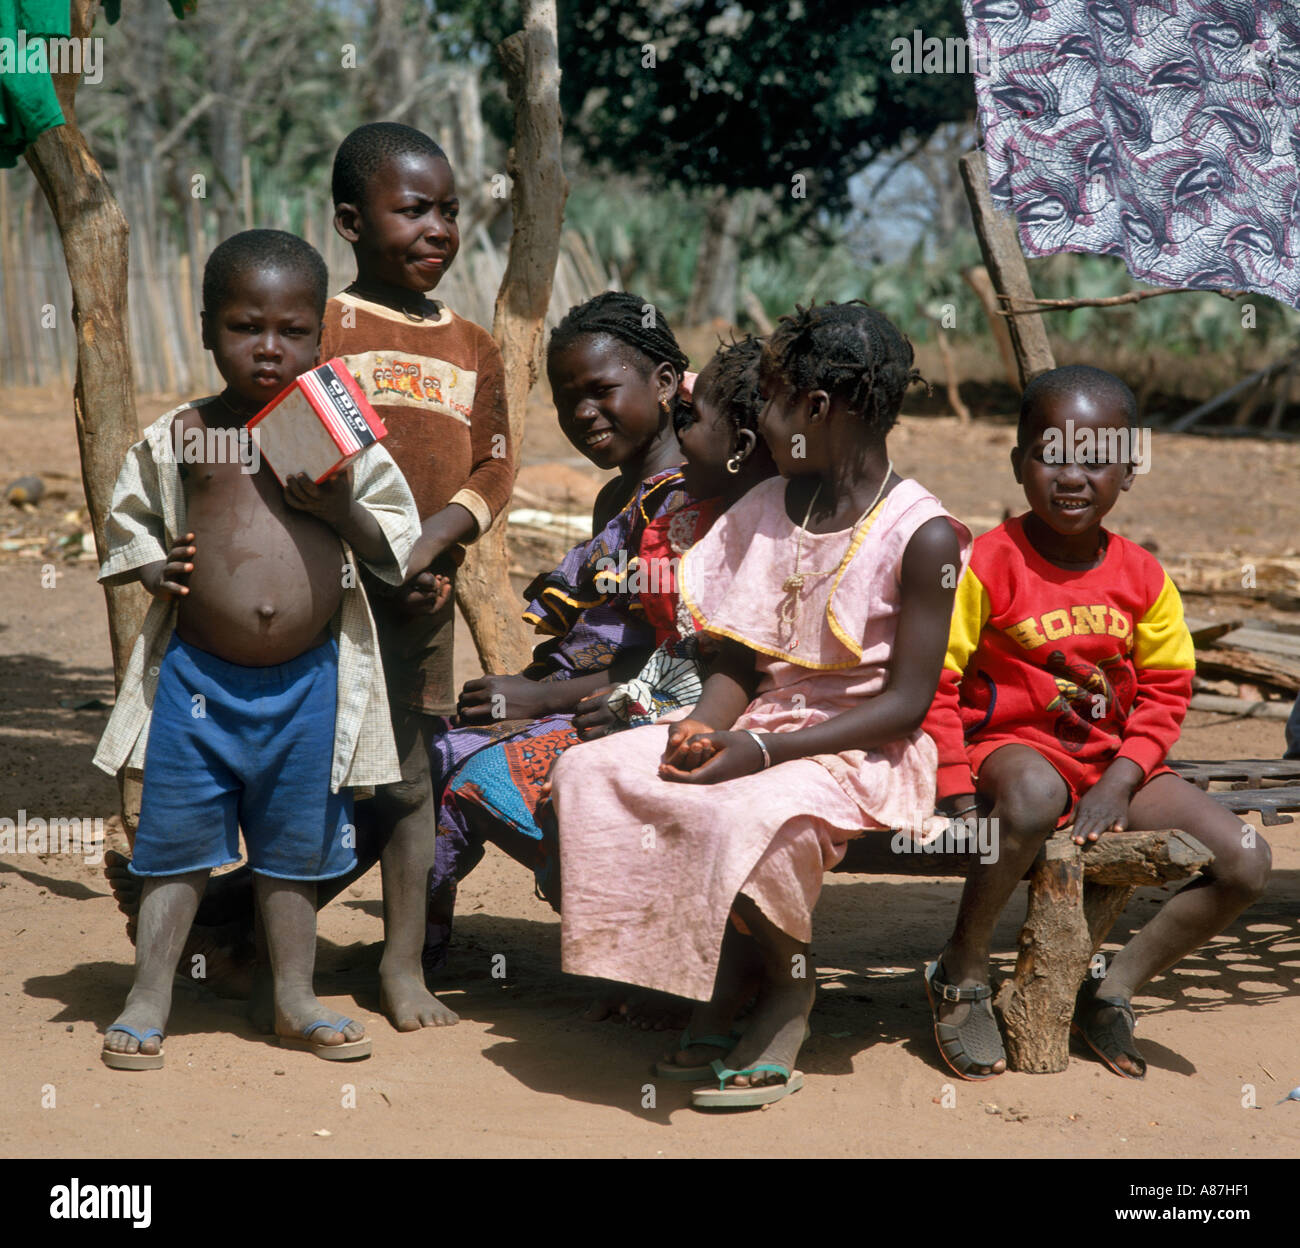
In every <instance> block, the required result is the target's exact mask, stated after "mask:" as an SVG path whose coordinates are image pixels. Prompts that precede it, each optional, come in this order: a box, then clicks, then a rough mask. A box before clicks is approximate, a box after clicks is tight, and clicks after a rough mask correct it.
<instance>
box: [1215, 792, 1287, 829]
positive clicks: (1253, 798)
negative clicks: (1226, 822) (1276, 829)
mask: <svg viewBox="0 0 1300 1248" xmlns="http://www.w3.org/2000/svg"><path fill="white" fill-rule="evenodd" d="M1210 796H1211V797H1212V798H1214V800H1215V801H1216V802H1218V803H1219V805H1220V806H1222V807H1224V809H1225V810H1230V811H1232V812H1233V814H1235V815H1248V814H1250V812H1251V811H1258V812H1259V815H1260V818H1261V819H1262V820H1263V822H1264V823H1265V824H1266V825H1267V826H1269V827H1273V826H1275V825H1276V824H1279V823H1294V822H1295V820H1293V819H1292V818H1291V816H1290V815H1289V814H1283V813H1282V812H1283V811H1300V784H1293V785H1279V786H1278V787H1277V788H1270V789H1221V790H1220V791H1219V792H1217V793H1211V794H1210Z"/></svg>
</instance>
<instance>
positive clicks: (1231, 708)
mask: <svg viewBox="0 0 1300 1248" xmlns="http://www.w3.org/2000/svg"><path fill="white" fill-rule="evenodd" d="M1188 705H1189V706H1191V708H1192V710H1194V711H1208V712H1210V713H1211V714H1213V715H1241V716H1243V717H1245V718H1247V719H1287V718H1289V717H1290V715H1291V704H1290V703H1289V702H1265V701H1264V700H1263V699H1261V698H1229V697H1225V696H1224V695H1222V694H1218V693H1194V694H1192V700H1191V702H1190V703H1189V704H1188Z"/></svg>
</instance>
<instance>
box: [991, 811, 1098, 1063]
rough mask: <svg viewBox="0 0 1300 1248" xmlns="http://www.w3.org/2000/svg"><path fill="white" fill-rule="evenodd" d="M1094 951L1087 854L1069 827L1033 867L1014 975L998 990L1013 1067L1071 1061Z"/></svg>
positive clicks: (1055, 837) (1054, 840)
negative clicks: (1087, 906) (1077, 1005)
mask: <svg viewBox="0 0 1300 1248" xmlns="http://www.w3.org/2000/svg"><path fill="white" fill-rule="evenodd" d="M1091 953H1092V941H1091V939H1090V937H1089V935H1088V923H1087V920H1086V919H1085V917H1084V913H1083V855H1082V853H1081V851H1080V848H1079V846H1077V845H1076V844H1075V843H1074V842H1073V841H1072V840H1071V839H1070V835H1069V833H1068V832H1067V833H1065V834H1060V833H1058V834H1057V835H1055V836H1053V837H1052V838H1051V839H1050V840H1049V841H1048V842H1047V844H1046V845H1044V846H1043V850H1042V853H1041V854H1040V855H1039V857H1038V860H1037V862H1035V864H1034V868H1033V870H1032V871H1031V872H1030V875H1029V908H1028V911H1027V913H1026V915H1025V925H1024V927H1023V928H1022V929H1021V932H1020V953H1019V956H1018V957H1017V958H1016V974H1015V978H1014V979H1013V980H1011V981H1010V982H1009V983H1006V984H1004V985H1003V986H1002V990H1001V991H1000V992H999V993H998V1001H997V1004H998V1007H999V1009H1000V1010H1001V1012H1002V1025H1003V1029H1004V1030H1005V1032H1006V1037H1007V1064H1008V1066H1009V1067H1010V1068H1011V1069H1012V1070H1023V1071H1028V1072H1030V1073H1032V1074H1053V1073H1055V1072H1056V1071H1060V1070H1064V1069H1065V1068H1066V1067H1067V1066H1068V1065H1069V1063H1070V1020H1071V1019H1072V1018H1073V1017H1074V1002H1075V997H1076V996H1077V995H1078V991H1079V985H1080V984H1081V983H1082V982H1083V976H1084V973H1085V971H1086V970H1087V966H1088V958H1089V956H1090V954H1091Z"/></svg>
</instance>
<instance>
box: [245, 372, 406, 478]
mask: <svg viewBox="0 0 1300 1248" xmlns="http://www.w3.org/2000/svg"><path fill="white" fill-rule="evenodd" d="M248 428H249V431H250V432H251V433H252V435H253V441H254V442H256V443H257V448H258V452H259V454H261V455H262V456H264V457H265V459H266V462H267V463H268V464H270V465H271V471H272V472H273V473H275V475H276V478H277V480H278V481H279V482H280V484H281V485H283V484H284V483H285V480H286V479H287V478H289V477H293V476H297V474H298V473H300V472H305V473H306V474H307V475H308V476H309V477H310V478H311V479H312V480H313V481H315V482H316V484H317V485H319V484H320V483H321V482H322V481H324V480H326V479H327V478H329V477H332V476H333V475H334V474H335V473H336V472H338V471H339V469H340V468H346V467H347V466H348V464H350V463H351V462H352V461H353V460H354V459H356V457H357V456H358V455H360V454H361V452H362V451H364V450H365V449H366V447H368V446H370V445H371V444H372V443H375V442H378V441H379V439H380V438H384V437H387V436H388V430H387V429H386V428H384V422H383V421H382V420H380V419H379V414H378V413H377V412H376V411H375V409H374V408H373V407H371V406H370V402H369V400H368V399H367V398H366V396H365V395H364V394H362V393H361V387H360V386H358V385H357V383H356V378H354V377H353V376H352V374H351V373H350V372H348V366H347V365H346V364H344V362H343V361H342V360H340V359H333V360H330V361H328V362H327V363H325V364H321V365H318V366H317V367H316V368H313V369H312V370H311V371H310V372H308V373H303V374H302V376H301V377H299V378H298V379H297V380H296V381H294V383H293V384H292V385H291V386H289V387H288V389H286V390H282V391H280V393H279V394H277V395H276V396H275V398H273V399H272V400H271V401H270V402H269V403H268V404H267V405H266V406H265V407H264V408H263V409H262V410H261V411H260V412H258V413H257V415H256V416H254V417H253V419H252V420H250V421H249V422H248Z"/></svg>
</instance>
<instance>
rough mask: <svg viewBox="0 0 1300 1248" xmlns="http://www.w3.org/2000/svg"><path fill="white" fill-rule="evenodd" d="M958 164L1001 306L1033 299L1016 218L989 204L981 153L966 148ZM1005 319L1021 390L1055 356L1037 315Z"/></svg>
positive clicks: (1052, 361)
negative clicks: (1009, 332)
mask: <svg viewBox="0 0 1300 1248" xmlns="http://www.w3.org/2000/svg"><path fill="white" fill-rule="evenodd" d="M959 164H960V165H961V179H962V182H963V184H964V185H965V187H966V198H967V199H968V200H969V201H970V214H971V219H972V220H973V221H974V223H975V234H976V236H977V237H978V238H979V243H980V251H981V252H982V253H983V256H984V265H985V267H986V268H987V269H988V271H989V277H990V278H991V279H992V282H993V288H994V289H995V290H996V291H997V293H998V296H999V299H1000V301H1001V303H1002V305H1003V307H1009V306H1010V303H1009V302H1008V301H1014V302H1016V303H1019V302H1020V301H1021V300H1023V299H1032V298H1033V297H1034V288H1033V286H1032V285H1031V284H1030V281H1029V269H1028V267H1027V266H1026V265H1025V253H1024V252H1023V251H1021V250H1020V238H1019V236H1018V235H1017V233H1016V220H1015V217H1013V216H1011V215H1010V214H1008V213H1003V212H999V211H998V210H997V209H996V208H995V207H994V206H993V197H992V196H991V195H990V194H989V171H988V165H987V164H986V163H985V161H984V153H983V152H980V151H975V152H967V153H966V155H965V156H963V157H962V158H961V160H960V162H959ZM1005 319H1006V321H1007V326H1008V328H1009V329H1010V331H1011V346H1012V349H1013V350H1014V351H1015V353H1016V366H1017V368H1018V369H1019V371H1020V385H1021V387H1022V388H1023V387H1024V386H1026V385H1028V384H1029V381H1030V379H1031V378H1033V377H1037V376H1038V374H1039V373H1045V372H1047V371H1048V370H1049V369H1052V368H1055V367H1056V360H1055V357H1053V355H1052V347H1051V344H1050V343H1049V342H1048V341H1047V326H1046V324H1045V322H1044V321H1043V317H1042V313H1036V314H1033V315H1029V316H1012V317H1007V318H1005Z"/></svg>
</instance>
